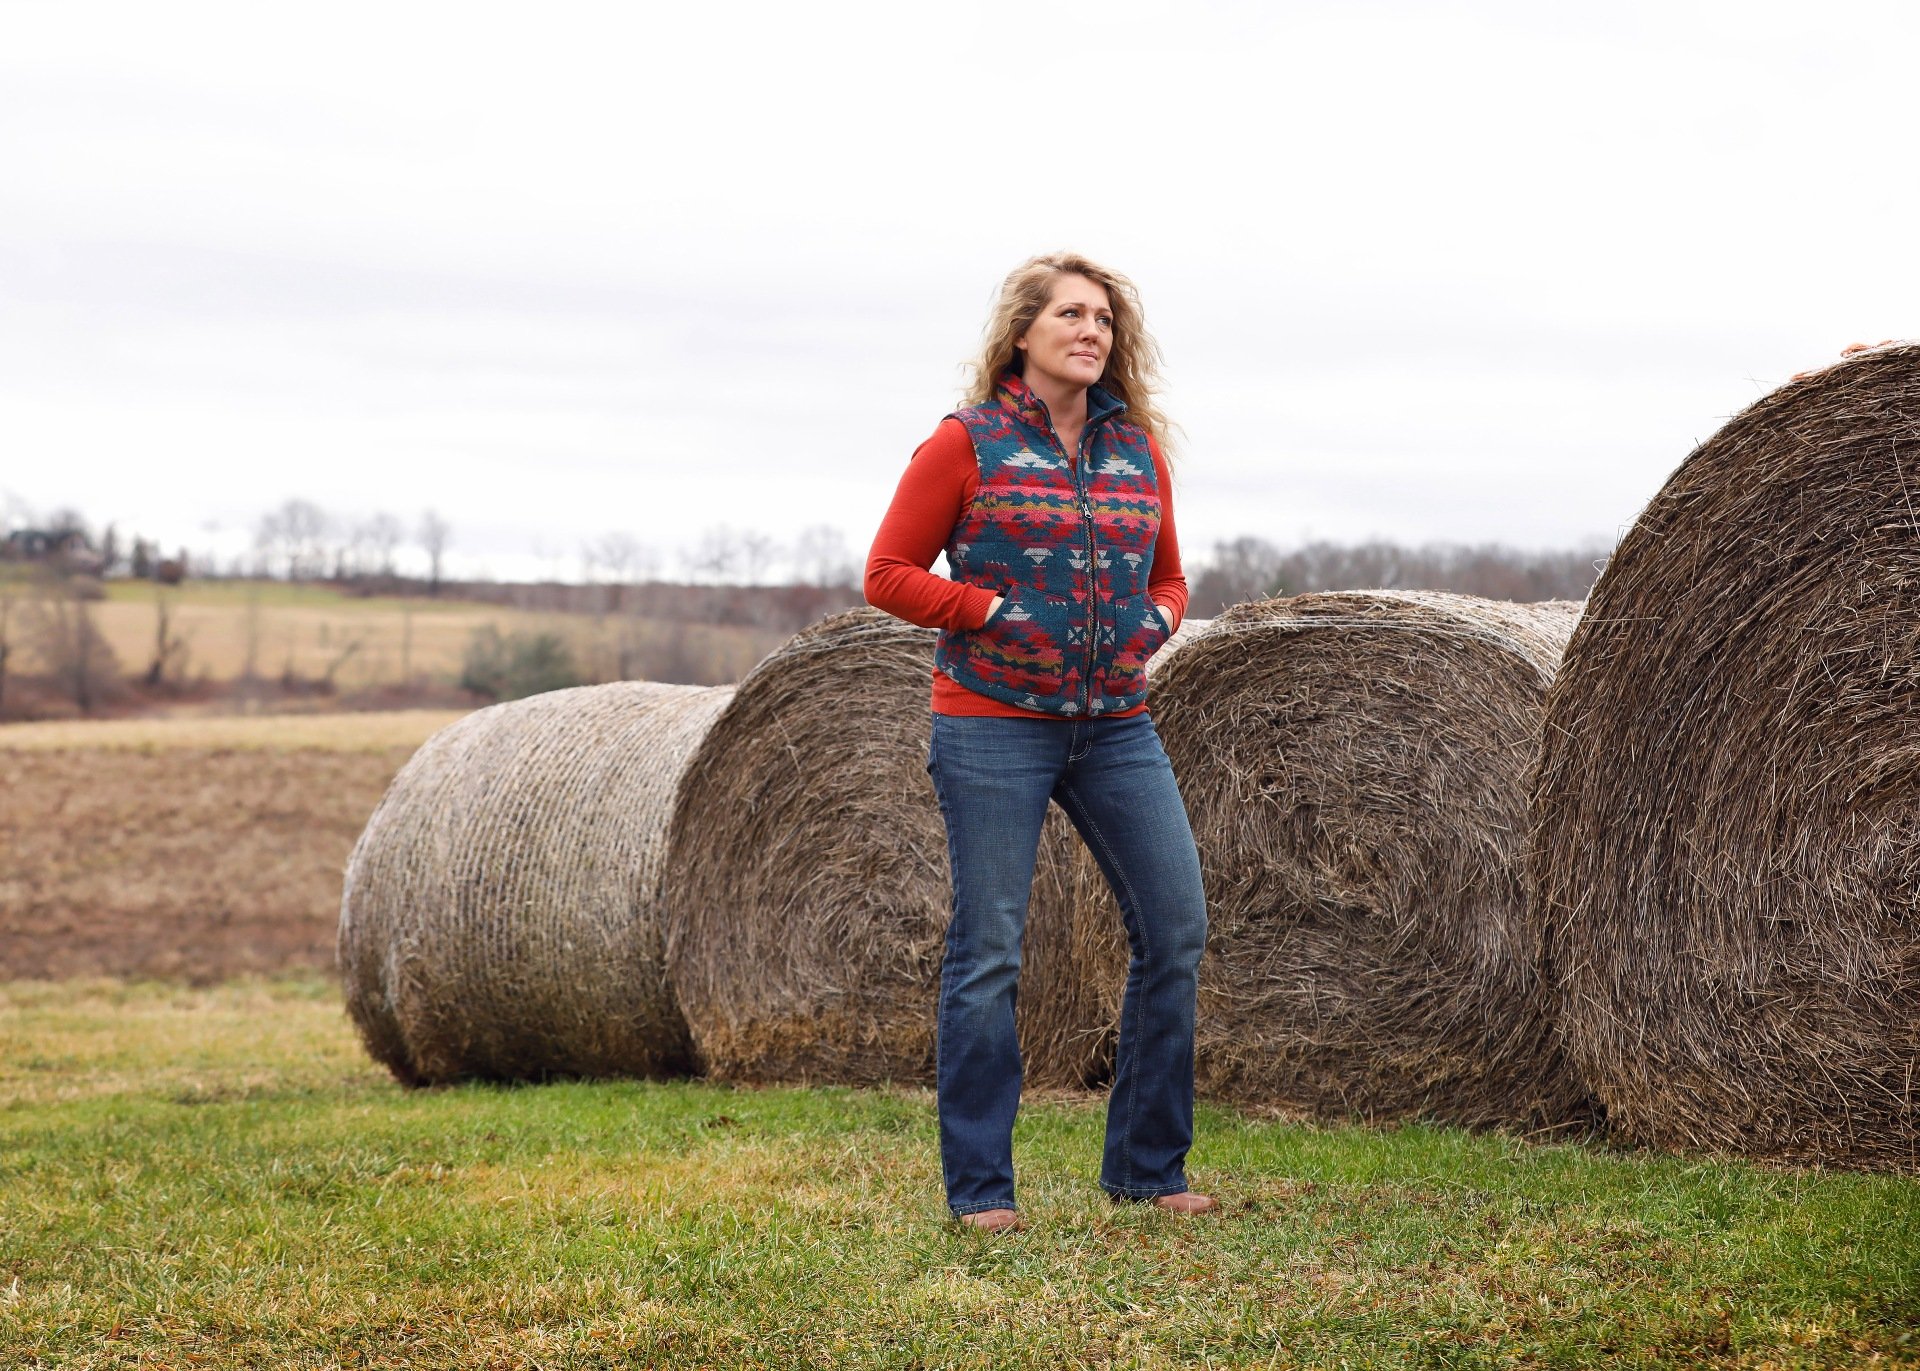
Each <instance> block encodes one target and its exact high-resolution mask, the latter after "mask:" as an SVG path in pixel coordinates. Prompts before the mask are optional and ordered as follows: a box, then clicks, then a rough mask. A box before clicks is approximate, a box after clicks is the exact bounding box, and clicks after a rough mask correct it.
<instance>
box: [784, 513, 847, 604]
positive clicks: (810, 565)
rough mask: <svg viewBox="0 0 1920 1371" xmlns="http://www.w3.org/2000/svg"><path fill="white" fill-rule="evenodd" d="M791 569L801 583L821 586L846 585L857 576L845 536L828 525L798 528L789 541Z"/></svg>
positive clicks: (824, 587)
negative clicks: (796, 535) (792, 542)
mask: <svg viewBox="0 0 1920 1371" xmlns="http://www.w3.org/2000/svg"><path fill="white" fill-rule="evenodd" d="M793 571H794V576H795V577H796V579H798V580H799V581H801V582H802V583H804V584H806V585H811V586H819V587H821V588H822V589H826V588H828V587H830V586H850V585H853V584H855V583H856V582H857V581H858V579H859V576H858V573H857V572H856V570H855V563H854V560H853V554H852V553H851V552H850V551H848V550H847V538H846V535H845V534H844V533H842V532H841V531H840V530H839V529H837V528H835V527H833V525H831V524H814V525H811V526H810V527H808V528H803V529H801V530H800V536H799V537H798V538H797V539H795V540H794V544H793Z"/></svg>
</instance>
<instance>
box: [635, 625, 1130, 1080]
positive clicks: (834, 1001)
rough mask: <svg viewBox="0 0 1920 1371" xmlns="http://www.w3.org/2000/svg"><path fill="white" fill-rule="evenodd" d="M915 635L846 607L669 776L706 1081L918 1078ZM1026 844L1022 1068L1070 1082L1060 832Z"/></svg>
mask: <svg viewBox="0 0 1920 1371" xmlns="http://www.w3.org/2000/svg"><path fill="white" fill-rule="evenodd" d="M933 645H934V634H933V632H932V631H931V630H928V629H920V628H915V627H913V626H912V625H909V624H905V623H902V622H901V621H899V620H897V619H894V618H891V617H889V616H887V615H885V614H882V613H880V612H879V611H877V610H872V609H857V610H853V611H851V612H849V613H846V614H840V615H835V616H833V617H832V618H829V619H826V620H823V621H822V622H820V623H818V624H815V625H813V626H811V627H810V628H807V629H805V630H804V631H802V632H801V633H799V634H798V635H796V636H795V637H794V638H793V639H792V640H791V641H790V642H788V643H787V644H786V645H785V646H784V647H782V648H780V649H779V650H778V651H777V652H774V653H772V654H771V655H770V656H768V657H767V658H766V659H765V660H764V661H762V662H761V663H760V664H759V665H758V666H757V667H755V668H754V669H753V671H752V672H751V673H749V674H748V676H747V678H746V679H745V680H743V681H742V682H741V683H740V687H739V690H738V691H737V693H736V694H735V695H734V698H733V701H732V703H731V704H730V705H729V706H728V707H727V709H726V712H725V713H724V714H722V715H721V716H720V718H719V719H718V720H717V721H716V722H715V723H714V726H713V728H712V730H711V731H710V732H709V733H708V734H707V737H706V739H705V741H704V742H703V743H702V744H701V747H700V751H699V753H698V755H697V756H696V757H695V758H694V759H693V761H692V763H691V764H690V765H689V767H688V769H687V779H686V782H685V783H684V785H683V786H682V787H681V793H680V799H679V803H678V805H677V806H676V808H675V812H674V819H673V834H672V840H671V841H672V853H673V856H672V861H671V864H670V866H671V869H670V872H669V875H668V881H667V898H666V908H667V910H668V914H669V918H670V927H669V930H668V934H667V967H668V974H669V976H670V978H671V980H672V983H673V988H674V992H675V994H676V996H677V997H678V1000H679V1003H680V1006H681V1008H682V1010H683V1011H684V1012H685V1014H686V1016H687V1023H688V1026H689V1027H690V1028H691V1030H692V1033H693V1039H694V1044H695V1047H696V1049H697V1051H698V1054H699V1057H700V1059H701V1061H702V1063H703V1064H704V1065H705V1067H706V1069H707V1070H708V1071H709V1072H710V1073H712V1074H713V1075H715V1076H719V1077H724V1078H728V1079H734V1080H753V1081H774V1080H779V1081H832V1082H841V1083H848V1084H866V1083H872V1082H878V1081H886V1080H891V1081H921V1082H930V1081H931V1080H932V1079H933V1060H934V1026H935V1024H934V1021H935V1008H936V1002H937V998H938V989H939V978H940V960H941V956H942V953H943V951H944V948H945V939H946V927H947V921H948V918H949V915H950V912H951V894H950V888H949V885H948V875H947V843H946V829H945V827H944V825H943V824H942V822H941V818H940V810H939V806H938V804H937V803H936V802H935V800H934V794H933V786H932V783H931V782H930V781H929V779H928V777H927V772H926V761H927V744H928V741H929V737H930V732H931V722H930V718H931V716H930V715H929V713H928V709H927V695H928V689H929V682H930V681H931V679H932V672H933ZM1078 841H1079V840H1078V838H1077V837H1076V836H1075V835H1074V834H1073V831H1072V828H1071V826H1070V825H1069V824H1068V822H1067V820H1066V818H1065V816H1064V815H1062V814H1061V813H1060V812H1059V811H1058V809H1057V808H1054V809H1052V810H1050V812H1049V814H1048V817H1047V823H1046V828H1045V830H1044V831H1043V833H1042V835H1041V841H1040V855H1039V861H1038V863H1037V866H1036V871H1035V877H1034V887H1033V892H1032V897H1031V904H1030V907H1029V911H1028V917H1027V932H1026V940H1025V943H1024V944H1023V949H1022V970H1021V977H1020V994H1019V998H1018V1001H1017V1016H1018V1022H1019V1028H1020V1041H1021V1048H1022V1051H1023V1053H1024V1055H1025V1062H1026V1078H1027V1080H1028V1081H1030V1082H1033V1083H1036V1084H1043V1085H1079V1084H1084V1083H1086V1082H1088V1081H1089V1080H1092V1079H1095V1078H1097V1077H1098V1075H1099V1073H1100V1072H1101V1071H1102V1070H1104V1069H1105V1062H1106V1057H1107V1044H1106V1036H1105V1035H1106V1025H1105V1020H1104V1017H1103V1012H1102V1002H1101V997H1100V995H1099V994H1098V993H1097V991H1096V990H1095V989H1094V988H1092V987H1090V986H1089V985H1088V984H1087V981H1086V976H1085V974H1084V970H1083V966H1084V963H1085V961H1086V959H1087V957H1088V955H1089V954H1088V952H1087V950H1086V949H1085V948H1084V947H1082V946H1080V945H1079V940H1080V938H1081V937H1082V931H1081V930H1080V929H1079V928H1078V927H1077V926H1076V925H1075V924H1074V922H1073V921H1072V920H1071V919H1070V918H1069V917H1068V913H1067V910H1068V896H1069V891H1070V882H1071V875H1072V867H1071V862H1070V855H1069V854H1070V851H1071V849H1072V847H1074V846H1076V845H1077V844H1078Z"/></svg>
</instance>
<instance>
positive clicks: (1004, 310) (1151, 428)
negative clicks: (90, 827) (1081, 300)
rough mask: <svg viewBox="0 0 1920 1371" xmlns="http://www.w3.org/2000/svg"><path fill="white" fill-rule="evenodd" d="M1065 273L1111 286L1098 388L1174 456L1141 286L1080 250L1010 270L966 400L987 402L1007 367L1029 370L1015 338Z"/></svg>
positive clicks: (1164, 451)
mask: <svg viewBox="0 0 1920 1371" xmlns="http://www.w3.org/2000/svg"><path fill="white" fill-rule="evenodd" d="M1061 276H1084V277H1086V278H1087V279H1088V280H1089V281H1095V282H1098V283H1099V284H1100V285H1102V286H1104V287H1105V288H1106V292H1107V300H1108V302H1109V303H1110V304H1111V305H1112V306H1113V346H1112V348H1111V350H1110V351H1109V352H1108V353H1107V367H1106V370H1105V371H1104V372H1102V373H1101V376H1100V388H1101V389H1102V390H1104V391H1106V392H1107V393H1108V394H1109V395H1111V396H1113V397H1114V399H1116V400H1118V401H1120V402H1121V403H1122V404H1124V405H1125V406H1126V407H1127V417H1128V418H1129V419H1131V420H1132V421H1133V422H1134V423H1136V424H1139V425H1140V426H1141V427H1142V428H1144V429H1146V430H1147V432H1149V433H1151V434H1152V435H1153V437H1154V441H1155V442H1157V443H1159V445H1160V451H1161V454H1162V455H1163V456H1166V457H1167V458H1168V460H1169V461H1171V460H1172V450H1173V444H1172V442H1171V439H1170V435H1169V434H1168V428H1169V427H1170V426H1169V425H1168V423H1167V416H1166V415H1164V414H1162V413H1161V412H1160V407H1159V406H1158V405H1156V404H1154V402H1153V397H1154V395H1155V393H1157V392H1158V391H1159V389H1160V365H1161V356H1160V345H1159V344H1158V343H1156V342H1154V341H1153V335H1152V334H1150V333H1148V332H1147V327H1146V319H1145V317H1144V316H1143V315H1142V313H1141V310H1140V292H1139V291H1138V290H1136V289H1134V285H1133V282H1131V281H1129V280H1128V279H1127V278H1126V277H1124V276H1122V275H1121V274H1120V273H1119V272H1117V271H1113V270H1110V269H1109V268H1107V267H1103V266H1101V265H1100V264H1099V263H1097V262H1092V261H1089V260H1088V259H1086V258H1085V257H1082V256H1081V255H1080V254H1079V253H1077V252H1049V253H1043V254H1041V255H1040V256H1038V257H1033V258H1029V259H1028V260H1027V261H1025V262H1022V263H1021V264H1020V265H1019V266H1017V267H1015V268H1014V269H1013V270H1012V271H1011V272H1009V273H1008V275H1007V279H1006V280H1005V281H1004V282H1003V283H1002V284H1001V286H1000V298H999V299H998V300H996V301H995V302H994V306H993V313H992V314H991V315H990V316H988V319H987V327H986V335H985V338H984V340H983V342H982V345H981V349H980V355H979V356H978V357H977V358H975V359H974V361H973V362H972V363H971V364H970V366H971V370H972V373H973V377H972V380H971V382H970V383H969V385H968V387H967V393H966V402H967V404H969V405H984V404H987V403H989V402H990V401H992V399H993V388H994V386H995V384H996V383H998V381H999V380H1000V377H1001V374H1002V373H1004V372H1007V371H1014V372H1020V371H1022V370H1024V368H1025V365H1026V354H1025V353H1023V352H1022V351H1021V350H1020V349H1019V348H1018V347H1016V346H1015V344H1016V343H1017V342H1018V340H1019V339H1021V338H1023V337H1025V336H1026V332H1027V330H1028V329H1029V328H1031V327H1032V326H1033V321H1034V320H1035V319H1038V318H1039V317H1040V311H1041V310H1043V309H1045V308H1046V307H1047V301H1048V300H1049V299H1051V298H1052V297H1053V287H1054V283H1055V281H1056V280H1057V279H1058V278H1059V277H1061Z"/></svg>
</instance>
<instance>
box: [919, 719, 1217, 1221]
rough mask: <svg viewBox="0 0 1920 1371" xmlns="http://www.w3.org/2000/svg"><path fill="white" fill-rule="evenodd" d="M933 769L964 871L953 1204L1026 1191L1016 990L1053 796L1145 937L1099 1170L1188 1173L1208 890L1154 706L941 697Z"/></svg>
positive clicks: (1141, 1192)
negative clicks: (1112, 711) (1016, 1128)
mask: <svg viewBox="0 0 1920 1371" xmlns="http://www.w3.org/2000/svg"><path fill="white" fill-rule="evenodd" d="M927 771H928V773H929V774H930V775H931V776H932V777H933V788H934V792H935V794H936V795H938V797H939V800H940V812H941V814H942V815H944V816H945V818H946V822H947V856H948V863H949V866H950V868H951V871H952V877H953V921H952V923H951V924H949V925H948V928H947V953H946V959H945V960H944V961H943V962H942V963H941V967H940V1022H939V1043H938V1060H937V1074H938V1089H939V1113H940V1167H941V1171H942V1173H943V1175H944V1176H945V1178H946V1187H947V1205H948V1207H949V1208H950V1209H951V1210H952V1211H953V1212H954V1213H955V1214H956V1215H958V1214H971V1213H977V1212H978V1211H980V1210H983V1209H1012V1208H1013V1207H1014V1199H1013V1119H1014V1115H1015V1113H1016V1112H1017V1111H1018V1110H1019V1107H1020V1043H1019V1039H1018V1037H1017V1036H1016V1034H1015V1031H1014V1018H1013V1007H1014V996H1015V992H1016V988H1017V985H1018V982H1019V979H1020V935H1021V933H1022V932H1023V931H1024V929H1025V927H1026V921H1027V892H1028V891H1029V889H1030V888H1031V887H1032V885H1033V868H1034V860H1035V856H1036V854H1037V853H1038V851H1039V846H1040V826H1041V824H1042V822H1043V821H1044V820H1045V819H1046V814H1047V803H1048V801H1049V800H1052V801H1055V802H1057V803H1058V804H1059V805H1060V807H1061V808H1062V809H1063V810H1065V811H1066V813H1067V817H1068V818H1070V819H1071V820H1073V824H1074V827H1076V828H1077V829H1079V830H1080V836H1081V837H1082V838H1083V839H1085V840H1086V844H1087V846H1088V848H1089V849H1091V851H1092V852H1093V856H1094V859H1095V860H1096V861H1097V862H1098V863H1099V864H1100V869H1101V871H1102V872H1103V873H1104V874H1105V875H1106V878H1107V883H1108V884H1109V885H1111V886H1112V887H1113V891H1114V894H1115V895H1117V896H1118V897H1119V901H1120V909H1121V912H1122V914H1123V915H1124V917H1125V920H1126V929H1127V941H1128V944H1129V945H1130V947H1131V949H1132V959H1131V963H1130V965H1129V966H1128V969H1127V989H1126V999H1125V1000H1124V1002H1123V1003H1122V1006H1121V1011H1120V1041H1119V1044H1118V1049H1117V1053H1116V1059H1115V1064H1114V1079H1113V1092H1112V1096H1111V1098H1110V1099H1109V1101H1108V1106H1107V1141H1106V1152H1105V1156H1104V1158H1103V1160H1102V1162H1101V1167H1100V1184H1101V1186H1102V1188H1104V1189H1105V1190H1106V1191H1107V1192H1108V1193H1109V1194H1111V1195H1114V1196H1116V1197H1119V1198H1126V1199H1148V1198H1150V1197H1152V1196H1154V1195H1171V1194H1177V1193H1178V1192H1180V1191H1183V1190H1185V1189H1186V1188H1187V1180H1186V1170H1185V1168H1186V1158H1187V1149H1188V1148H1189V1147H1190V1146H1191V1145H1192V1143H1193V1013H1194V993H1195V985H1196V977H1197V972H1198V969H1199V965H1200V954H1201V951H1202V950H1203V949H1204V948H1205V946H1206V940H1207V905H1206V895H1205V893H1204V891H1203V890H1202V889H1201V885H1200V859H1199V856H1198V855H1197V854H1196V853H1195V851H1194V846H1193V831H1192V829H1191V828H1190V827H1189V826H1188V824H1187V810H1186V806H1185V805H1184V804H1183V803H1182V802H1181V800H1180V790H1179V787H1178V786H1177V785H1176V784H1175V783H1174V778H1173V768H1172V767H1171V766H1170V765H1168V763H1167V754H1166V753H1165V752H1164V751H1163V750H1162V749H1161V747H1160V736H1159V734H1157V733H1156V732H1154V728H1153V720H1152V719H1151V718H1150V717H1148V716H1147V715H1145V714H1135V715H1132V716H1130V717H1127V718H1121V719H1081V720H1073V721H1067V720H1056V719H1005V718H960V717H954V716H949V715H943V714H936V715H935V716H934V719H933V746H932V748H931V749H930V750H929V752H928V754H927Z"/></svg>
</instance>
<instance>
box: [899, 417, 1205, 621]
mask: <svg viewBox="0 0 1920 1371" xmlns="http://www.w3.org/2000/svg"><path fill="white" fill-rule="evenodd" d="M979 485H980V469H979V466H978V465H977V464H976V462H975V461H974V456H973V440H972V439H971V438H970V437H968V436H967V427H966V425H965V424H963V423H961V422H960V421H959V420H958V419H943V420H941V422H940V427H938V428H936V429H935V430H934V431H933V436H932V437H931V438H928V439H927V441H926V442H924V443H922V444H920V446H919V447H918V448H916V449H915V450H914V454H913V457H912V459H911V460H910V461H908V463H907V469H906V471H904V472H903V473H901V476H900V484H899V486H898V487H897V488H896V489H895V490H894V492H893V503H892V504H890V505H888V506H887V512H886V515H885V517H884V518H882V519H881V520H880V531H879V532H878V533H876V534H875V535H874V538H873V549H872V550H871V551H870V552H869V553H868V554H867V574H866V581H865V586H864V587H863V588H864V590H865V592H866V596H867V603H868V604H870V605H872V606H873V607H874V608H875V609H884V610H885V611H886V612H887V613H889V614H892V615H895V616H896V617H898V618H901V619H905V620H906V621H907V622H908V623H912V624H919V625H921V626H922V627H923V628H946V629H968V628H979V627H980V626H981V625H982V624H984V623H985V622H986V621H987V606H988V605H990V604H992V603H993V592H992V591H991V590H988V589H987V588H986V587H984V586H970V585H966V584H963V583H962V582H959V581H952V580H949V579H947V578H946V577H945V576H936V575H934V574H933V572H932V571H930V570H929V569H928V568H930V567H931V566H932V565H933V560H934V558H936V557H938V556H939V555H940V554H941V552H942V551H943V550H944V549H945V548H946V546H947V539H948V538H949V537H951V536H952V534H953V526H954V525H955V524H957V523H959V522H960V516H961V515H963V514H965V513H966V511H967V507H968V506H969V505H970V504H972V503H973V493H974V491H975V490H976V489H978V488H979ZM1163 527H1164V525H1163ZM1177 555H1178V554H1176V556H1177ZM1156 582H1157V577H1156ZM1181 587H1182V588H1181V592H1180V595H1181V603H1182V604H1184V603H1185V602H1186V590H1185V582H1184V581H1183V582H1182V583H1181Z"/></svg>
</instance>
